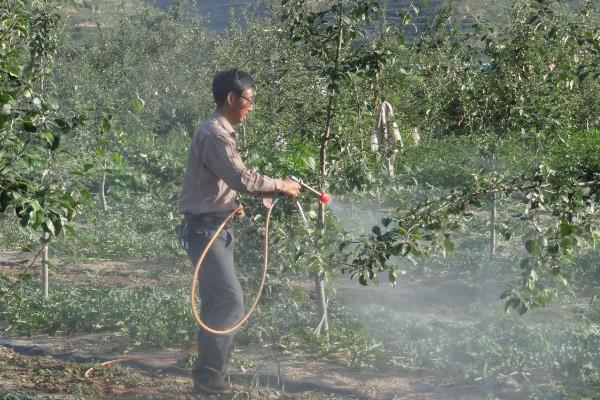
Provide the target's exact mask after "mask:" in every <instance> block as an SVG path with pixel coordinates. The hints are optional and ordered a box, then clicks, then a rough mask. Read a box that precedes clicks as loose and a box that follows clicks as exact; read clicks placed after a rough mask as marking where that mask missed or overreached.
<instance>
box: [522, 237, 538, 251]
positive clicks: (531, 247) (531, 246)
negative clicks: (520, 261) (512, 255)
mask: <svg viewBox="0 0 600 400" xmlns="http://www.w3.org/2000/svg"><path fill="white" fill-rule="evenodd" d="M525 250H527V252H528V253H529V254H533V253H534V252H536V251H537V250H538V244H537V241H536V240H534V239H529V240H528V241H526V242H525Z"/></svg>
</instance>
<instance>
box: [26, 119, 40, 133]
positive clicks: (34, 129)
mask: <svg viewBox="0 0 600 400" xmlns="http://www.w3.org/2000/svg"><path fill="white" fill-rule="evenodd" d="M23 129H25V130H26V131H27V132H37V126H35V124H34V123H33V122H31V121H30V120H25V121H23Z"/></svg>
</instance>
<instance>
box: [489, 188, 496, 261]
mask: <svg viewBox="0 0 600 400" xmlns="http://www.w3.org/2000/svg"><path fill="white" fill-rule="evenodd" d="M495 255H496V192H495V191H494V192H492V207H491V209H490V257H491V258H494V256H495Z"/></svg>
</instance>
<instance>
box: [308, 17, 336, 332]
mask: <svg viewBox="0 0 600 400" xmlns="http://www.w3.org/2000/svg"><path fill="white" fill-rule="evenodd" d="M342 13H343V7H340V13H339V18H338V24H339V31H338V45H337V49H336V54H335V66H334V69H335V71H337V70H338V68H339V60H340V53H341V50H342V43H343V38H342V34H343V25H342V23H343V21H342V15H343V14H342ZM335 95H336V93H335V89H334V88H333V87H332V88H331V89H330V91H329V102H328V104H327V117H326V119H325V132H324V133H323V135H322V136H321V148H320V151H319V166H320V172H321V179H322V183H323V184H324V183H325V179H326V177H327V163H326V159H327V143H328V142H329V139H330V137H331V121H332V119H333V102H334V100H335ZM321 190H323V188H322V187H321ZM319 228H320V229H321V230H322V231H324V230H325V204H323V203H319ZM315 292H316V294H317V302H318V305H319V309H320V315H321V324H320V332H319V333H320V334H321V335H322V336H328V335H329V323H328V321H327V300H326V297H325V282H324V281H322V280H321V279H320V278H319V277H318V276H316V277H315Z"/></svg>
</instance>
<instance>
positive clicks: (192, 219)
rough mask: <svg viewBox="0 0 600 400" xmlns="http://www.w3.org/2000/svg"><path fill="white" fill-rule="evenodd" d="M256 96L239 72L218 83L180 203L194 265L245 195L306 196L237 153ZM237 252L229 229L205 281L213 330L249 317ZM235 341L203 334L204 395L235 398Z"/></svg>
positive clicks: (198, 383)
mask: <svg viewBox="0 0 600 400" xmlns="http://www.w3.org/2000/svg"><path fill="white" fill-rule="evenodd" d="M255 90H256V86H255V83H254V80H253V79H252V77H251V76H250V75H249V74H247V73H246V72H243V71H240V70H238V69H235V68H234V69H230V70H228V71H222V72H219V73H218V74H217V75H215V77H214V79H213V83H212V92H213V97H214V100H215V103H216V110H215V112H214V113H213V114H212V115H211V116H210V117H209V118H208V120H207V121H206V122H204V124H203V125H202V126H201V127H200V128H199V129H198V131H197V133H196V135H195V136H194V139H193V141H192V144H191V147H190V151H189V159H188V164H187V171H186V175H185V179H184V182H183V187H182V190H181V196H180V199H179V211H180V212H181V213H182V214H184V221H183V224H182V228H183V229H182V238H183V240H184V244H185V246H186V249H187V252H188V256H189V257H190V259H191V261H192V263H193V265H196V263H197V261H198V258H199V257H200V254H201V253H202V250H203V249H204V247H205V245H206V243H207V242H208V240H210V238H211V237H212V236H213V234H214V232H215V230H216V229H217V227H218V226H219V225H220V224H221V222H222V221H223V220H224V219H225V218H226V217H227V216H228V215H229V214H230V213H231V212H233V211H234V210H235V209H237V208H238V206H239V203H238V201H237V200H236V193H237V192H243V193H251V194H256V195H272V194H274V193H282V194H284V195H286V196H288V197H296V196H298V192H299V190H300V185H298V184H297V183H296V182H294V181H292V180H290V179H286V180H280V179H273V178H269V177H267V176H264V175H261V174H259V173H257V172H253V171H250V170H248V169H247V168H246V167H245V166H244V163H243V162H242V160H241V158H240V156H239V154H238V152H237V150H236V133H235V131H234V129H233V127H234V126H236V125H238V124H239V123H241V122H242V121H244V119H245V118H246V116H247V115H248V113H249V112H250V111H252V105H253V103H254V94H255ZM242 214H243V213H242ZM233 248H234V236H233V232H232V230H231V229H230V228H227V229H224V230H223V231H222V232H221V234H220V236H219V238H218V239H217V240H215V242H214V243H213V245H212V247H211V250H210V251H209V253H208V254H207V256H206V258H205V261H204V264H203V266H202V268H201V269H200V274H199V277H198V279H199V282H198V286H199V291H200V300H201V306H200V315H201V317H202V320H203V321H204V322H205V323H206V324H207V325H208V326H209V327H211V328H213V329H225V328H228V327H229V326H231V325H232V324H234V323H235V322H237V321H238V320H239V319H240V318H241V317H242V315H243V311H244V305H243V293H242V288H241V286H240V283H239V281H238V278H237V276H236V274H235V270H234V265H233ZM233 335H234V334H233V333H232V334H228V335H214V334H211V333H209V332H206V331H204V330H203V329H202V328H200V332H199V333H198V359H197V361H196V363H195V364H194V368H193V371H192V376H193V379H194V390H195V391H196V392H201V393H206V394H227V393H231V387H230V385H229V384H228V383H227V382H226V380H225V379H224V377H225V372H226V367H227V363H228V361H229V357H230V352H231V348H232V343H233Z"/></svg>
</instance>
